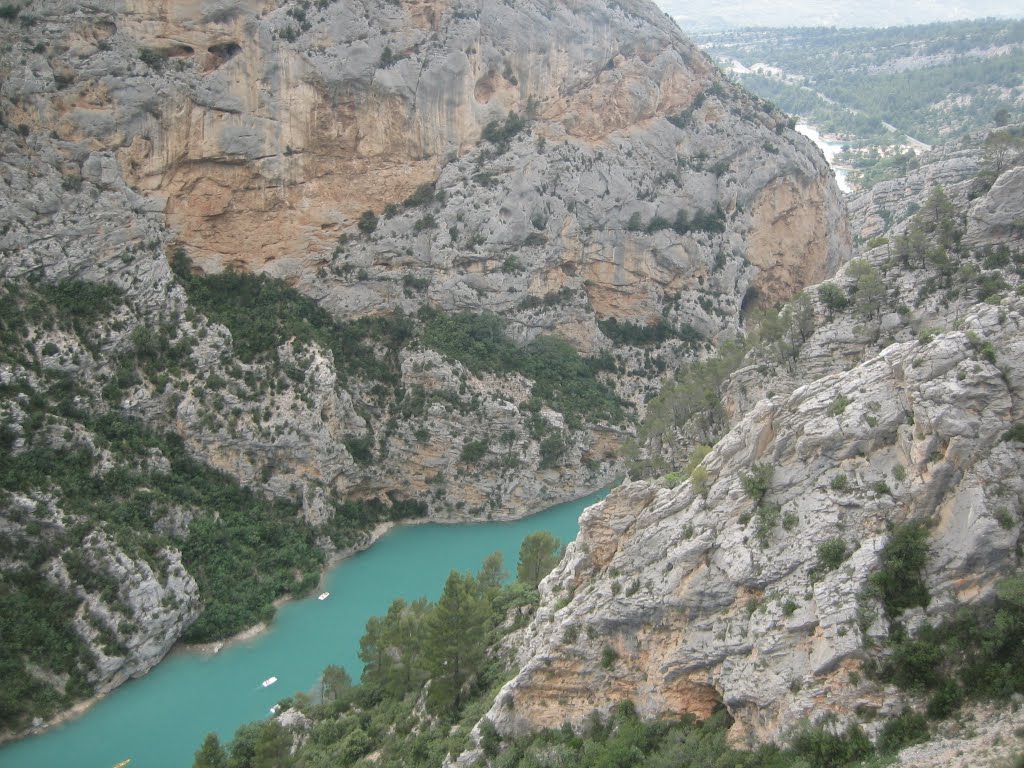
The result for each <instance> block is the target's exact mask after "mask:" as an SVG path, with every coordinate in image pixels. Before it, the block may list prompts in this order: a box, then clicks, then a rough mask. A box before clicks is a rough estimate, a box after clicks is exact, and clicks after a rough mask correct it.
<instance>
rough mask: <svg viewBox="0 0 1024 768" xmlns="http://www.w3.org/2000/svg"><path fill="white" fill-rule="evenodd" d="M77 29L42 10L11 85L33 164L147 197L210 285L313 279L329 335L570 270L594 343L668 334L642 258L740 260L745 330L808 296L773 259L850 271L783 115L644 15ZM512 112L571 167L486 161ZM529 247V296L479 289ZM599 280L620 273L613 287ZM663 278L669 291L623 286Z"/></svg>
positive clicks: (318, 17)
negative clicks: (377, 218)
mask: <svg viewBox="0 0 1024 768" xmlns="http://www.w3.org/2000/svg"><path fill="white" fill-rule="evenodd" d="M79 11H80V9H78V6H77V5H75V4H74V3H69V2H57V1H56V0H55V1H54V2H50V3H42V4H38V5H36V6H33V9H32V12H33V14H35V18H36V22H35V23H36V25H37V28H40V27H41V28H42V29H43V30H44V35H45V38H46V40H47V43H48V46H47V49H46V52H45V53H39V52H36V51H32V52H29V53H28V54H27V55H26V60H25V62H26V63H25V65H24V66H23V67H20V68H19V67H17V66H16V65H15V64H14V61H13V56H14V54H12V58H11V60H10V61H9V63H8V67H7V69H8V71H9V72H11V73H12V74H16V75H17V78H16V79H15V80H14V82H10V81H8V83H7V84H6V85H5V89H6V91H7V94H6V95H7V97H8V99H10V101H11V106H12V108H11V110H10V113H9V114H8V115H7V117H8V123H9V124H12V125H14V124H24V125H26V126H27V130H28V131H29V132H30V143H40V144H42V143H46V142H43V141H42V140H41V139H40V138H38V137H37V134H38V133H40V132H43V131H44V129H45V128H46V127H52V130H53V132H54V134H55V136H56V138H57V139H58V140H59V141H60V142H61V143H62V146H64V147H66V150H65V153H66V152H67V150H68V149H71V148H72V147H73V148H74V150H75V152H76V153H77V157H74V156H73V157H65V158H63V162H64V164H65V165H67V166H68V167H67V168H66V169H65V172H66V173H67V174H69V175H76V174H77V175H78V176H79V177H81V178H82V179H85V180H88V181H90V182H91V181H94V178H93V177H95V176H96V175H97V174H99V175H100V176H103V177H104V179H106V180H107V182H108V183H111V184H117V183H123V182H121V178H122V177H123V179H124V180H125V181H127V183H128V185H129V186H130V187H132V188H134V189H136V190H139V191H142V192H143V193H144V194H145V195H146V198H147V200H148V202H147V203H146V207H147V208H148V209H150V210H152V209H154V208H155V209H158V210H160V211H162V213H163V215H164V220H165V223H166V224H167V225H168V227H169V229H170V231H171V232H172V233H173V235H174V237H175V238H176V239H177V240H178V241H179V242H180V243H182V244H183V245H185V246H186V247H187V249H188V250H189V252H190V254H191V255H192V256H193V258H194V259H195V261H196V262H197V263H198V264H199V265H200V266H202V267H204V268H206V269H214V270H217V269H221V268H223V267H225V266H228V265H233V266H236V267H241V268H245V269H252V270H267V271H269V272H271V273H272V274H274V275H277V276H282V277H288V278H289V279H293V280H299V281H300V284H301V285H302V286H303V289H304V290H306V291H307V292H309V293H310V294H312V295H315V296H317V298H318V299H321V300H322V301H324V303H325V305H326V306H329V307H330V308H331V309H332V311H334V312H337V313H342V314H356V315H358V314H364V313H366V312H368V311H373V312H380V311H382V310H384V309H387V308H389V307H394V306H396V305H400V304H408V303H409V302H408V301H403V297H402V296H401V293H400V292H398V293H397V295H396V291H395V282H394V278H395V277H396V276H397V277H401V274H400V273H399V270H404V269H407V268H414V269H419V270H422V271H425V272H427V273H428V274H429V275H430V276H432V277H433V278H435V283H436V288H435V289H434V291H432V292H431V294H430V298H431V299H432V300H433V299H435V294H437V295H442V294H445V293H446V292H451V291H452V290H453V288H454V286H455V284H461V283H469V287H470V288H471V289H472V290H473V291H476V292H477V293H480V294H482V295H480V296H476V295H474V294H473V293H472V292H471V293H468V294H465V295H464V296H462V297H461V298H459V299H457V301H458V303H459V304H460V305H461V306H463V307H476V308H482V307H484V308H489V309H491V308H500V307H502V306H504V307H505V308H508V307H510V306H512V305H513V304H514V303H515V302H516V301H519V300H521V299H522V298H523V297H524V296H526V295H533V296H543V292H544V291H546V290H550V289H551V283H552V281H553V280H558V279H560V278H555V277H554V276H553V275H552V274H551V273H552V272H553V271H554V270H562V271H564V272H565V273H567V274H568V275H569V277H570V278H571V279H570V280H569V282H570V283H572V284H573V286H574V287H582V286H583V285H584V284H586V285H587V286H588V291H587V293H588V295H589V297H590V300H591V301H592V302H593V305H594V306H593V310H594V312H595V313H596V315H597V317H598V318H599V319H600V318H604V317H608V316H617V317H624V318H635V319H642V320H648V319H650V318H652V317H655V318H656V317H657V316H658V313H659V312H660V311H662V310H664V308H665V306H666V305H667V304H669V303H670V299H671V298H673V297H674V295H675V294H678V293H680V291H682V292H683V294H684V296H683V298H684V301H683V304H684V305H685V306H686V308H687V312H688V313H692V312H694V307H695V306H696V304H695V302H694V301H693V300H692V298H693V297H687V296H686V295H685V294H686V292H688V291H694V290H695V289H694V288H693V287H691V286H689V285H679V284H676V283H678V280H679V278H676V280H675V281H673V280H672V279H669V278H668V277H664V276H659V275H657V274H656V271H654V272H652V270H651V269H650V268H644V267H643V265H642V264H634V265H633V266H631V265H630V264H629V261H630V259H629V258H628V257H625V263H624V262H623V259H624V256H622V255H619V252H622V251H625V252H629V251H630V250H634V251H640V252H641V253H652V252H657V253H659V254H661V253H665V254H666V255H665V256H662V257H661V259H662V260H663V262H664V260H665V259H667V263H664V266H665V267H668V268H670V269H671V270H672V272H673V273H676V274H678V275H679V276H680V277H682V278H684V279H685V280H688V281H694V280H696V279H698V278H699V277H701V275H702V273H703V272H705V271H706V270H707V271H709V270H708V267H710V264H711V261H712V260H713V259H715V258H716V257H718V258H719V259H726V260H729V261H731V260H733V259H735V260H736V261H737V265H738V267H739V269H738V271H739V273H740V274H739V275H737V277H738V280H737V281H736V282H734V283H733V284H731V285H728V286H725V287H723V288H721V289H719V290H720V291H721V292H722V293H723V294H724V295H725V297H726V298H727V299H728V298H736V304H737V306H736V307H730V306H728V305H726V306H723V307H722V311H723V313H724V314H725V315H726V316H727V319H728V318H732V319H734V318H735V315H736V312H737V311H738V303H739V299H742V297H743V295H744V293H745V291H746V288H747V285H748V284H749V282H750V281H751V280H752V279H754V280H755V282H758V283H763V286H759V287H763V293H764V294H765V295H766V296H767V297H768V298H769V299H772V300H774V299H776V298H784V297H785V296H786V295H788V294H790V293H792V292H793V291H794V290H795V289H797V288H798V287H799V286H800V285H802V284H804V283H805V282H806V281H807V280H806V278H805V277H803V276H801V270H800V269H799V267H798V265H797V264H795V263H790V264H786V263H782V262H781V260H780V258H779V255H780V254H800V255H799V257H798V262H799V265H802V266H803V267H805V268H806V270H807V274H808V275H810V276H813V275H814V274H816V273H819V272H827V271H830V270H832V269H834V267H835V266H837V265H838V263H839V262H840V260H841V259H842V258H843V257H844V255H845V254H846V249H847V248H848V234H847V232H846V229H845V227H844V226H843V221H844V218H843V213H842V205H841V202H840V200H839V196H838V194H837V192H836V189H835V186H834V184H831V183H830V182H828V181H827V177H828V173H827V168H826V166H825V164H824V162H823V160H822V158H821V157H820V156H819V155H818V154H817V153H816V152H815V151H814V150H813V148H812V147H811V146H810V145H809V143H808V142H806V141H805V140H804V139H803V138H802V137H799V136H798V135H797V134H795V133H794V132H793V131H791V130H790V129H788V128H787V127H786V125H785V123H784V118H783V117H782V116H781V115H779V114H778V113H774V112H772V111H770V110H768V109H766V108H765V107H764V106H763V105H761V104H758V103H756V102H754V101H752V100H751V97H749V96H746V95H744V94H741V93H739V92H737V91H736V90H735V89H734V88H732V87H731V86H729V85H728V84H725V83H723V81H722V80H721V78H720V77H719V75H718V74H717V72H716V71H715V70H714V69H713V67H711V65H710V64H709V63H708V61H707V60H706V59H705V58H704V57H703V56H702V55H701V54H700V53H699V52H698V51H697V50H696V49H695V48H694V47H693V46H692V45H690V44H689V43H687V42H686V41H684V40H683V38H682V37H681V35H680V34H679V32H678V29H677V28H676V27H675V25H674V24H673V23H672V22H671V21H670V20H669V19H667V18H666V17H665V16H664V15H662V14H660V13H659V12H657V11H656V9H655V8H654V6H653V5H648V4H645V3H641V2H630V3H626V4H616V5H615V6H614V7H606V6H604V5H602V4H600V3H590V4H588V5H584V6H581V7H577V8H572V9H570V8H569V7H567V6H561V5H557V4H556V5H548V4H544V3H533V2H522V3H516V4H512V5H508V4H503V3H496V2H490V1H489V0H488V1H486V2H482V3H480V4H471V5H465V6H463V5H453V4H449V3H443V2H438V3H422V4H409V5H401V4H396V5H391V4H378V3H356V4H349V3H344V4H343V3H329V4H317V5H316V6H314V7H308V6H307V5H302V4H299V5H296V4H294V3H285V4H281V5H278V4H276V3H267V2H248V3H223V2H217V3H189V4H184V5H180V4H176V5H175V7H174V8H173V9H170V8H167V7H165V5H163V4H159V3H148V2H128V3H124V4H122V5H118V6H117V7H115V8H114V9H112V10H111V11H110V12H105V13H103V12H96V11H93V10H91V9H90V10H88V11H85V12H79ZM709 89H710V90H709ZM709 95H710V98H708V96H709ZM510 111H512V112H516V113H520V114H522V115H524V116H526V117H528V118H529V119H530V120H531V121H532V122H531V126H530V131H529V132H530V134H531V136H532V138H533V139H535V140H542V139H544V140H547V141H549V142H550V145H551V147H552V149H556V147H555V145H556V144H557V145H561V147H560V149H557V150H556V152H555V155H554V157H550V158H549V159H548V160H549V161H547V162H545V158H542V157H540V154H541V153H540V151H539V150H537V149H535V148H534V146H533V142H530V143H529V144H527V145H526V146H523V142H515V145H514V146H512V147H511V148H507V147H506V146H505V145H503V146H502V147H500V148H498V149H497V150H496V151H495V148H493V147H488V146H487V145H486V142H485V145H484V147H483V148H482V149H481V147H480V145H479V141H480V138H481V134H482V129H483V128H484V127H485V126H486V125H488V124H489V123H490V122H492V121H494V120H499V121H500V120H503V119H504V118H505V117H506V115H507V114H508V113H509V112H510ZM665 117H675V118H676V119H677V122H678V123H679V124H680V125H683V126H684V128H682V129H678V128H675V127H673V126H671V125H669V124H668V123H667V122H666V121H665V119H664V118H665ZM483 135H484V136H485V137H486V136H487V133H486V132H483ZM501 149H506V150H507V151H505V152H502V151H500V150H501ZM115 158H116V163H112V161H113V160H114V159H115ZM76 166H78V167H77V168H76ZM86 166H88V167H89V170H88V172H87V171H86ZM680 166H681V169H680ZM94 168H95V170H93V169H94ZM481 173H483V174H485V178H483V179H481V177H480V174H481ZM474 177H475V179H474ZM438 180H439V189H441V190H444V191H445V192H447V193H449V195H450V197H451V198H452V200H451V202H450V203H449V204H448V205H446V206H442V208H441V210H440V212H439V213H435V214H433V216H434V219H435V221H436V224H437V225H438V226H437V228H436V229H434V228H433V227H431V228H429V229H420V230H416V231H415V232H414V233H412V234H415V235H416V236H415V237H412V236H409V235H410V232H409V229H410V225H411V224H413V221H412V219H411V218H409V220H407V221H396V222H395V225H394V227H393V228H392V229H390V230H388V231H387V233H386V235H385V236H380V235H378V236H375V238H374V242H373V243H371V244H367V245H366V246H365V247H363V246H362V245H360V247H359V248H358V249H357V251H358V252H357V253H356V254H353V255H352V257H351V259H352V261H351V264H352V265H354V266H356V267H366V268H368V269H369V274H368V275H367V276H366V277H364V278H362V279H360V280H359V281H357V282H358V284H356V285H353V284H352V281H351V280H350V279H349V280H344V281H337V280H330V279H328V280H325V279H323V276H322V275H320V276H319V277H318V276H317V274H316V273H317V270H318V269H320V268H323V267H326V268H331V267H339V266H341V265H339V264H338V263H337V258H336V257H337V254H336V252H335V251H334V248H335V244H336V240H337V238H338V235H339V234H341V233H344V232H351V231H353V225H354V223H355V220H356V219H357V218H358V216H359V215H360V214H361V213H362V212H363V211H365V210H367V209H373V210H375V211H377V212H378V213H380V212H381V211H382V210H383V209H384V208H385V206H387V205H388V204H399V203H401V202H402V201H403V200H406V199H407V198H408V197H409V196H410V194H411V193H412V192H413V191H414V190H415V189H416V188H417V187H418V186H420V185H421V184H423V183H433V182H435V181H438ZM76 183H77V182H76ZM460 184H461V187H460V186H459V185H460ZM492 185H496V187H497V188H496V189H494V190H493V192H490V193H488V189H487V188H488V187H491V186H492ZM129 197H130V195H129ZM460 198H461V199H460ZM598 198H600V200H598ZM468 202H472V204H473V212H471V211H469V210H467V203H468ZM109 204H110V205H112V206H113V207H119V206H123V205H124V203H123V202H118V203H114V202H113V201H110V202H109ZM716 207H717V208H721V209H722V211H723V213H724V215H725V216H726V217H727V223H726V230H727V231H726V234H725V237H724V238H721V239H719V238H715V237H706V238H705V237H696V236H694V237H692V238H691V237H682V238H680V237H671V238H666V237H664V236H661V237H654V238H650V237H646V236H643V235H636V234H626V235H624V234H623V232H622V230H623V229H625V225H626V223H627V220H628V219H629V218H630V216H631V215H632V214H633V213H640V214H642V218H643V225H646V224H647V223H648V221H649V220H650V219H651V218H652V217H654V216H655V215H658V216H662V217H664V218H665V219H666V220H667V222H668V223H671V222H672V221H673V220H674V218H675V216H676V214H677V213H678V212H679V211H680V210H683V211H685V212H686V213H687V215H689V216H693V214H695V213H697V212H699V211H701V210H705V211H714V210H715V209H716ZM475 211H480V213H479V214H478V215H477V214H476V213H475ZM531 221H533V222H543V223H542V224H540V225H539V226H538V224H536V223H534V224H533V226H532V227H531V224H530V222H531ZM830 225H838V226H830ZM453 228H455V229H458V230H460V232H461V233H462V234H461V237H459V236H455V235H452V234H451V231H452V229H453ZM694 231H695V233H696V232H699V231H700V227H694ZM531 234H532V235H533V237H532V239H529V240H528V236H529V235H531ZM524 241H526V247H527V251H526V252H525V253H524V254H523V255H522V256H520V257H519V259H520V261H521V263H522V267H523V270H522V271H523V272H525V274H524V275H523V276H522V277H520V278H519V279H518V280H511V281H510V280H509V279H508V277H507V276H506V275H505V274H504V273H502V272H499V273H498V274H497V275H493V274H490V273H493V272H494V271H495V270H494V268H495V265H496V262H497V263H501V262H503V261H504V259H505V258H506V257H507V256H508V252H509V251H510V250H518V249H519V248H521V247H523V245H524ZM545 242H546V243H548V245H546V246H543V247H537V245H538V243H545ZM531 246H532V247H531ZM478 248H479V250H480V251H481V252H480V253H477V250H478ZM748 250H749V254H748V253H747V251H748ZM403 251H404V252H405V253H404V254H403ZM332 254H333V255H332ZM720 254H721V255H720ZM787 258H793V257H787ZM609 261H611V262H612V263H614V264H615V266H616V273H615V274H608V272H607V270H606V269H604V267H603V266H602V265H603V264H605V263H608V262H609ZM641 261H642V260H641ZM747 261H749V262H750V263H753V264H755V265H757V266H758V268H759V270H760V274H761V277H759V278H755V277H754V275H756V274H757V271H754V270H750V269H749V266H747ZM321 271H322V270H321ZM652 277H653V278H654V282H655V284H656V287H654V288H650V287H648V288H645V289H644V290H643V291H640V290H638V289H637V288H636V286H634V285H632V283H633V282H634V281H640V280H646V279H650V278H652ZM561 279H562V281H563V282H565V280H564V278H561ZM590 286H592V287H590ZM399 288H400V286H399ZM456 293H458V292H456ZM492 293H502V294H504V295H503V296H502V297H500V299H501V300H500V301H499V300H497V299H498V298H499V297H491V296H490V294H492ZM608 294H611V295H608ZM737 294H738V296H737ZM667 296H668V297H669V298H666V297H667ZM686 298H690V299H691V300H690V301H685V299H686ZM704 320H705V322H704V325H709V326H718V327H727V326H728V323H727V322H722V321H721V320H720V319H719V318H717V317H715V316H714V315H712V316H711V318H710V319H707V318H705V319H704ZM712 321H713V322H712ZM548 327H551V325H549V326H548ZM594 332H595V331H594V330H593V329H591V335H592V334H593V333H594Z"/></svg>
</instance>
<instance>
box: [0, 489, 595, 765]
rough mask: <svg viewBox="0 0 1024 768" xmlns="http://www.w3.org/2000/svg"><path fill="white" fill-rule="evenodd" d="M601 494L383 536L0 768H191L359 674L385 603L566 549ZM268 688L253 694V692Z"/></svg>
mask: <svg viewBox="0 0 1024 768" xmlns="http://www.w3.org/2000/svg"><path fill="white" fill-rule="evenodd" d="M603 495H604V492H601V493H598V494H595V495H593V496H588V497H587V498H584V499H580V500H579V501H575V502H572V503H569V504H562V505H559V506H557V507H552V508H551V509H548V510H545V511H544V512H541V513H539V514H537V515H533V516H531V517H528V518H526V519H523V520H518V521H515V522H482V523H475V524H468V525H438V524H429V525H411V526H402V527H399V528H396V529H394V530H392V531H390V532H389V533H388V534H387V535H386V536H384V537H383V538H382V539H381V540H380V541H378V542H377V543H376V544H374V545H373V546H372V547H370V549H368V550H366V551H365V552H360V553H359V554H357V555H355V556H353V557H351V558H349V559H347V560H344V561H342V562H341V563H339V564H338V565H337V566H336V567H335V568H333V569H332V570H331V571H330V572H329V573H328V574H327V576H326V577H325V580H324V586H323V589H324V590H327V591H329V592H330V593H331V594H330V597H329V598H327V599H326V600H324V601H318V600H317V599H316V597H315V596H312V597H309V598H306V599H303V600H297V601H293V602H290V603H288V604H286V605H284V606H282V607H281V609H280V610H279V611H278V613H277V617H276V618H275V620H274V623H273V624H272V626H271V627H270V629H269V630H268V631H266V632H263V633H261V634H260V635H258V636H257V637H255V638H252V639H250V640H247V641H242V642H237V643H234V644H230V645H227V646H226V647H224V648H223V649H222V650H221V651H220V652H219V653H216V654H203V653H196V652H190V651H174V652H172V653H171V654H170V655H168V657H167V658H166V659H164V660H163V661H162V662H161V663H160V664H158V665H157V667H156V668H155V669H154V670H153V671H151V672H150V673H149V674H148V675H146V676H145V677H143V678H142V679H139V680H133V681H131V682H128V683H126V684H125V685H123V686H121V687H120V688H118V689H117V690H116V691H114V692H113V693H111V694H110V695H109V696H106V697H104V698H103V699H101V700H100V701H99V702H98V703H97V704H96V705H95V706H93V707H92V708H90V709H89V710H88V711H87V712H86V713H85V714H84V715H82V716H81V717H79V718H77V719H75V720H72V721H70V722H68V723H65V724H62V725H59V726H54V727H53V728H52V729H50V730H48V731H46V732H44V733H43V734H41V735H38V736H32V737H30V738H27V739H23V740H21V741H18V742H15V743H13V744H9V745H7V746H4V747H2V748H0V766H3V768H113V766H115V765H117V764H118V763H120V762H121V761H123V760H127V759H130V760H131V762H130V763H128V766H127V768H190V767H191V765H192V760H193V756H194V754H195V751H196V750H197V749H198V748H199V746H200V744H201V742H202V740H203V738H204V736H205V735H206V734H207V733H208V732H210V731H215V732H216V733H217V734H218V735H219V736H220V738H221V739H222V740H225V739H229V738H230V737H231V735H232V734H233V733H234V731H235V729H236V728H237V727H238V726H239V725H241V724H242V723H245V722H248V721H250V720H256V719H259V718H262V717H266V716H267V715H268V714H269V710H270V707H272V706H273V705H274V704H275V703H276V702H277V701H279V700H280V699H282V698H284V697H285V696H289V695H291V694H292V693H294V692H296V691H312V689H313V688H314V687H315V685H316V684H317V682H318V680H319V675H320V672H321V671H322V670H323V668H324V667H326V666H327V665H328V664H340V665H342V666H344V667H345V669H347V670H348V671H349V673H350V674H351V675H352V677H353V678H356V679H358V677H359V673H360V671H361V669H362V664H361V662H360V661H359V657H358V655H357V654H358V650H359V638H360V637H361V636H362V633H363V629H364V627H365V625H366V620H367V619H368V618H370V617H371V616H375V615H378V614H382V613H384V612H385V611H386V610H387V607H388V605H390V603H391V601H392V600H394V599H395V598H396V597H404V598H406V599H415V598H417V597H421V596H426V597H427V598H429V599H431V600H434V599H437V597H438V596H439V595H440V594H441V588H442V587H443V586H444V581H445V579H446V578H447V576H448V573H449V571H451V570H453V569H455V570H461V571H476V570H477V569H478V568H479V567H480V564H481V563H482V562H483V560H484V558H485V557H486V556H487V555H489V554H490V553H491V552H494V551H495V550H499V551H501V552H502V554H503V555H504V557H505V567H506V569H508V570H509V571H511V572H514V571H515V564H516V559H517V557H518V552H519V543H520V542H521V541H522V539H523V537H524V536H525V535H526V534H528V533H530V532H531V531H537V530H549V531H551V532H552V533H554V534H555V535H556V536H558V537H559V538H560V539H561V540H562V541H563V542H567V541H570V540H572V539H573V538H575V536H576V532H577V530H578V518H579V515H580V513H581V512H582V511H583V509H584V508H585V507H586V506H588V505H589V504H593V503H594V502H596V501H598V500H599V499H600V498H602V496H603ZM271 676H275V677H277V678H278V682H277V683H276V684H274V685H272V686H270V687H268V688H263V687H262V686H261V685H260V683H261V681H263V680H265V679H267V678H269V677H271Z"/></svg>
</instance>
